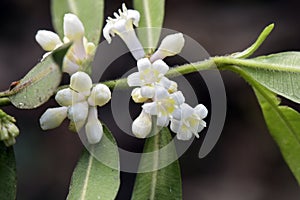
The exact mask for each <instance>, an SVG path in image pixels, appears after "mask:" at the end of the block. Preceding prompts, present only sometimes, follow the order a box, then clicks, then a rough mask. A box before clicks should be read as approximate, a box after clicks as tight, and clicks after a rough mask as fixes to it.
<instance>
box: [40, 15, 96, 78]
mask: <svg viewBox="0 0 300 200" xmlns="http://www.w3.org/2000/svg"><path fill="white" fill-rule="evenodd" d="M63 28H64V38H63V41H62V40H61V39H60V38H59V36H58V35H57V34H56V33H54V32H52V31H47V30H39V31H38V32H37V34H36V36H35V39H36V41H37V42H38V43H39V44H40V46H41V47H42V48H43V49H44V50H45V51H47V53H45V54H44V56H43V59H44V58H45V57H47V56H48V55H49V54H50V53H51V52H52V51H53V50H55V49H57V48H59V47H60V46H62V45H63V44H64V43H68V42H70V41H72V42H73V45H72V46H71V48H70V49H69V51H68V53H67V54H66V56H65V58H64V61H63V71H64V72H67V73H69V74H73V73H75V72H77V71H78V70H79V69H80V66H81V64H82V62H83V61H84V60H85V59H87V58H88V57H89V56H90V55H91V54H92V52H93V51H94V50H95V45H94V44H93V43H91V42H88V41H87V39H86V38H85V37H84V26H83V24H82V22H81V21H80V20H79V18H78V17H77V16H76V15H74V14H71V13H68V14H65V16H64V24H63Z"/></svg>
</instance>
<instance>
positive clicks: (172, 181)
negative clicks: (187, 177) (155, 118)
mask: <svg viewBox="0 0 300 200" xmlns="http://www.w3.org/2000/svg"><path fill="white" fill-rule="evenodd" d="M168 144H169V147H170V148H168V149H167V150H163V148H164V147H165V146H166V145H168ZM176 156H177V154H176V149H175V146H174V143H173V141H172V137H171V134H170V131H169V130H168V128H163V129H162V130H161V131H160V132H158V133H157V134H156V135H154V136H152V137H150V138H148V139H147V140H146V143H145V147H144V152H143V155H142V158H141V161H140V166H139V171H140V172H143V173H139V174H137V178H136V181H135V185H134V191H133V196H132V200H140V199H148V200H156V199H164V200H168V199H170V200H175V199H182V189H181V175H180V168H179V162H178V160H177V157H176ZM169 160H175V161H174V162H173V163H171V164H170V165H168V166H166V167H164V168H161V169H158V168H159V166H162V165H164V163H166V162H168V161H169ZM157 169H158V170H157ZM144 171H148V172H144Z"/></svg>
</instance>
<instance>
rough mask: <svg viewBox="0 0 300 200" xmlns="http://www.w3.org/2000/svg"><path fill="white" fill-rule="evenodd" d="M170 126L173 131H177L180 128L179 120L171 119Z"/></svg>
mask: <svg viewBox="0 0 300 200" xmlns="http://www.w3.org/2000/svg"><path fill="white" fill-rule="evenodd" d="M170 128H171V130H172V131H173V132H174V133H178V131H179V130H180V128H181V123H180V120H176V119H172V120H171V125H170Z"/></svg>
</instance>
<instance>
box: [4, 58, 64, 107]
mask: <svg viewBox="0 0 300 200" xmlns="http://www.w3.org/2000/svg"><path fill="white" fill-rule="evenodd" d="M61 77H62V72H61V70H60V67H59V66H58V65H57V64H56V63H55V62H54V60H53V58H52V56H48V57H47V58H46V59H45V60H44V61H42V62H40V63H39V64H37V65H36V66H35V67H34V68H32V69H31V70H30V71H29V72H28V74H26V76H25V77H24V78H22V79H21V81H20V82H19V84H18V85H17V86H15V87H14V88H13V89H12V90H10V93H12V94H13V95H11V96H9V99H10V101H11V103H12V104H13V105H14V106H16V107H17V108H21V109H32V108H36V107H38V106H40V105H42V104H43V103H45V102H46V101H48V99H49V98H50V97H51V96H52V95H53V94H54V93H55V91H56V89H57V87H58V86H59V84H60V82H61Z"/></svg>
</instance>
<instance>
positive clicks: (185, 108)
mask: <svg viewBox="0 0 300 200" xmlns="http://www.w3.org/2000/svg"><path fill="white" fill-rule="evenodd" d="M180 108H181V118H183V119H185V118H187V117H189V116H191V115H192V114H193V113H194V109H193V108H192V107H191V106H190V105H188V104H186V103H183V104H181V105H180Z"/></svg>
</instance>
